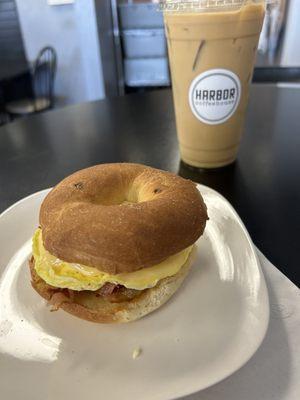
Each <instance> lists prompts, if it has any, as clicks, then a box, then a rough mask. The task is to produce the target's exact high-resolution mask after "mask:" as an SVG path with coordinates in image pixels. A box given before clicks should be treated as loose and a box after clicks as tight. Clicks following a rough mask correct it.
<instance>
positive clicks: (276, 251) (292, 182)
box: [0, 85, 300, 285]
mask: <svg viewBox="0 0 300 400" xmlns="http://www.w3.org/2000/svg"><path fill="white" fill-rule="evenodd" d="M299 105H300V89H297V88H278V87H275V86H265V85H256V86H255V85H254V86H253V87H252V91H251V96H250V104H249V110H248V116H247V121H246V129H245V135H244V137H243V140H242V144H241V149H240V153H239V157H238V160H237V162H236V163H235V164H232V165H231V166H229V167H226V168H222V169H219V170H214V171H212V170H211V171H193V170H190V169H188V168H187V167H185V166H184V165H182V164H180V161H179V155H178V148H177V142H176V131H175V123H174V112H173V105H172V98H171V92H170V91H169V90H163V91H159V92H148V93H145V94H135V95H127V96H125V97H120V98H114V99H110V100H105V101H98V102H93V103H86V104H81V105H75V106H72V107H68V108H64V109H61V110H55V111H51V112H48V113H45V114H40V115H36V116H32V117H28V118H25V119H23V120H18V121H16V122H13V123H11V124H8V125H6V126H5V127H2V128H1V129H0V211H2V210H4V209H5V208H7V207H8V206H9V205H11V204H12V203H14V202H15V201H17V200H19V199H20V198H22V197H24V196H26V195H29V194H30V193H33V192H36V191H38V190H41V189H43V188H47V187H50V186H52V185H54V184H55V183H57V182H58V181H59V180H61V179H62V178H63V177H65V176H66V175H68V174H70V173H71V172H73V171H75V170H77V169H80V168H84V167H87V166H90V165H92V164H97V163H106V162H117V161H128V162H139V163H144V164H148V165H151V166H153V167H157V168H162V169H166V170H170V171H173V172H177V173H179V174H181V175H182V176H184V177H189V178H191V179H193V180H195V181H197V182H201V183H203V184H205V185H208V186H210V187H212V188H214V189H216V190H217V191H219V192H220V193H222V194H223V195H224V196H225V197H226V198H227V199H228V200H229V201H230V202H231V203H232V205H233V206H234V207H235V208H236V210H237V211H238V213H239V214H240V216H241V218H242V220H243V221H244V223H245V225H246V227H247V229H248V230H249V232H250V235H251V236H252V239H253V241H254V243H255V244H256V245H257V246H258V248H259V249H260V250H261V251H262V252H263V253H264V254H265V255H266V256H267V257H268V258H269V259H270V261H271V262H273V263H274V264H275V265H276V266H277V267H278V268H279V269H280V270H281V271H282V272H283V273H284V274H285V275H287V276H288V277H289V278H290V279H291V280H292V281H294V282H295V283H297V284H298V285H299V283H300V279H299V272H298V271H299V253H300V246H299V241H300V208H299V204H300V179H299V173H300V132H299V130H300V123H299V120H300V118H299V117H300V108H299Z"/></svg>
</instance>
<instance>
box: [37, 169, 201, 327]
mask: <svg viewBox="0 0 300 400" xmlns="http://www.w3.org/2000/svg"><path fill="white" fill-rule="evenodd" d="M207 219H208V217H207V210H206V206H205V204H204V201H203V199H202V197H201V195H200V193H199V191H198V189H197V188H196V185H195V184H194V183H193V182H191V181H189V180H186V179H183V178H181V177H179V176H177V175H174V174H172V173H169V172H165V171H161V170H158V169H154V168H150V167H147V166H144V165H140V164H129V163H116V164H101V165H96V166H94V167H90V168H86V169H84V170H81V171H78V172H75V173H74V174H72V175H70V176H69V177H67V178H65V179H63V180H62V181H61V182H60V183H59V184H58V185H56V186H55V187H54V188H53V189H52V190H51V191H50V192H49V194H48V195H47V196H46V198H45V199H44V201H43V203H42V205H41V208H40V215H39V227H38V228H37V230H36V231H35V233H34V236H33V246H32V257H31V259H30V260H29V267H30V272H31V283H32V286H33V288H34V289H35V290H36V291H37V292H38V293H39V295H41V296H42V297H43V298H44V299H46V300H47V301H48V302H49V303H50V304H51V305H52V309H53V310H57V309H59V308H61V309H63V310H65V311H67V312H68V313H70V314H73V315H75V316H77V317H79V318H82V319H85V320H88V321H93V322H99V323H113V322H129V321H133V320H136V319H139V318H141V317H143V316H144V315H146V314H148V313H150V312H152V311H154V310H155V309H157V308H158V307H160V306H162V305H163V304H164V303H165V302H166V301H167V300H168V299H169V298H170V297H171V296H172V295H173V294H174V293H175V292H176V290H177V289H178V288H179V286H180V285H181V283H182V282H183V280H184V278H185V277H186V276H187V274H188V272H189V269H190V264H191V263H190V260H191V255H192V253H193V248H194V244H195V242H196V241H197V239H198V238H199V237H200V236H201V235H202V234H203V232H204V229H205V225H206V221H207Z"/></svg>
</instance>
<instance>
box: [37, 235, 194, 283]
mask: <svg viewBox="0 0 300 400" xmlns="http://www.w3.org/2000/svg"><path fill="white" fill-rule="evenodd" d="M192 247H193V246H190V247H188V248H186V249H184V250H182V251H181V252H180V253H177V254H174V255H173V256H171V257H169V258H167V259H166V260H165V261H163V262H161V263H160V264H157V265H154V266H153V267H149V268H144V269H141V270H139V271H136V272H126V273H121V274H117V275H110V274H108V273H106V272H101V271H99V270H98V269H97V268H93V267H88V266H86V265H82V264H76V263H68V262H65V261H62V260H60V259H59V258H56V257H55V256H53V255H52V254H50V253H49V252H48V251H47V250H46V249H45V247H44V245H43V240H42V231H41V229H37V230H36V232H35V234H34V236H33V245H32V253H33V257H34V260H35V270H36V272H37V274H38V275H39V276H40V277H41V278H42V279H43V280H44V281H45V282H47V283H48V284H49V285H52V286H55V287H59V288H68V289H72V290H97V289H99V288H101V287H102V286H103V285H104V284H105V283H107V282H110V283H115V284H120V285H123V286H125V287H127V288H129V289H137V290H143V289H147V288H151V287H154V286H155V285H156V284H157V282H158V281H160V280H161V279H163V278H166V277H168V276H172V275H175V274H177V272H178V271H179V270H180V269H181V267H182V266H183V265H184V263H185V262H186V260H187V258H188V256H189V254H190V252H191V250H192Z"/></svg>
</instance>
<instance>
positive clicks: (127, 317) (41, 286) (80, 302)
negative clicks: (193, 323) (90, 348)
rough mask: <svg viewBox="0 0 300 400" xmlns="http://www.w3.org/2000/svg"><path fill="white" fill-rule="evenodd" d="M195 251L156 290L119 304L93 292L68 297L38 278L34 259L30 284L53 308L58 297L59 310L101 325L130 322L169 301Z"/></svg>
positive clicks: (31, 261)
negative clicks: (177, 270) (176, 271)
mask: <svg viewBox="0 0 300 400" xmlns="http://www.w3.org/2000/svg"><path fill="white" fill-rule="evenodd" d="M194 251H195V250H194ZM194 251H192V252H191V253H190V255H189V258H188V259H187V261H186V262H185V264H184V265H183V266H182V267H181V269H180V270H179V272H178V273H177V274H175V275H173V276H170V277H167V278H164V279H162V280H161V281H159V282H158V283H157V284H156V286H154V287H153V288H150V289H145V290H142V291H141V294H139V295H137V296H136V297H134V298H133V299H131V300H129V301H123V302H120V303H111V302H109V301H108V300H105V299H104V298H103V297H101V296H98V297H97V296H96V293H95V292H93V291H77V292H76V291H72V296H71V297H67V296H66V295H64V294H63V292H62V291H61V290H59V289H57V288H54V287H53V286H50V285H48V284H47V283H46V282H45V281H44V280H43V279H42V278H40V277H39V276H38V274H37V273H36V271H35V268H34V259H33V258H31V260H30V261H29V266H30V272H31V279H32V281H31V284H32V286H33V288H34V289H35V290H36V291H37V293H38V294H39V295H40V296H42V297H43V298H44V299H46V300H47V301H48V302H49V303H50V304H52V305H55V303H57V295H59V296H60V297H61V299H60V302H59V308H62V309H63V310H64V311H66V312H68V313H70V314H72V315H75V316H77V317H79V318H81V319H85V320H87V321H92V322H98V323H121V322H130V321H134V320H137V319H139V318H141V317H143V316H145V315H147V314H149V313H151V312H152V311H154V310H156V309H157V308H159V307H161V306H162V305H163V304H164V303H166V302H167V301H168V300H169V299H170V297H171V296H172V295H173V294H174V293H175V292H176V290H177V289H178V288H179V287H180V285H181V284H182V282H183V280H184V279H185V277H186V276H187V274H188V272H189V270H190V266H191V259H192V258H193V253H194Z"/></svg>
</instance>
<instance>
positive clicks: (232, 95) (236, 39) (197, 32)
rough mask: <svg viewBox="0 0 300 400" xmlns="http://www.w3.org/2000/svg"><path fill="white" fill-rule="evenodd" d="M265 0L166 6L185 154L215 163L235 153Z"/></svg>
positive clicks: (193, 160) (199, 162) (190, 160)
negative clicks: (207, 7)
mask: <svg viewBox="0 0 300 400" xmlns="http://www.w3.org/2000/svg"><path fill="white" fill-rule="evenodd" d="M264 13H265V2H264V1H261V2H260V1H256V2H253V1H251V0H249V1H245V2H244V5H242V6H240V8H237V9H228V8H227V9H226V8H222V9H220V10H218V11H215V10H214V11H209V10H208V11H207V10H206V11H203V10H192V11H191V10H190V11H189V12H187V11H182V10H181V11H178V12H176V11H172V12H167V11H165V12H164V19H165V28H166V35H167V39H168V51H169V60H170V68H171V75H172V87H173V97H174V105H175V114H176V125H177V134H178V139H179V147H180V153H181V158H182V160H183V161H184V162H186V163H187V164H189V165H193V166H197V167H204V168H215V167H220V166H223V165H227V164H230V163H231V162H233V161H234V160H235V158H236V155H237V151H238V146H239V142H240V139H241V133H242V129H243V123H244V118H245V113H246V107H247V102H248V91H249V84H250V82H251V78H252V72H253V65H254V61H255V55H256V49H257V44H258V39H259V35H260V31H261V28H262V23H263V19H264Z"/></svg>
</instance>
